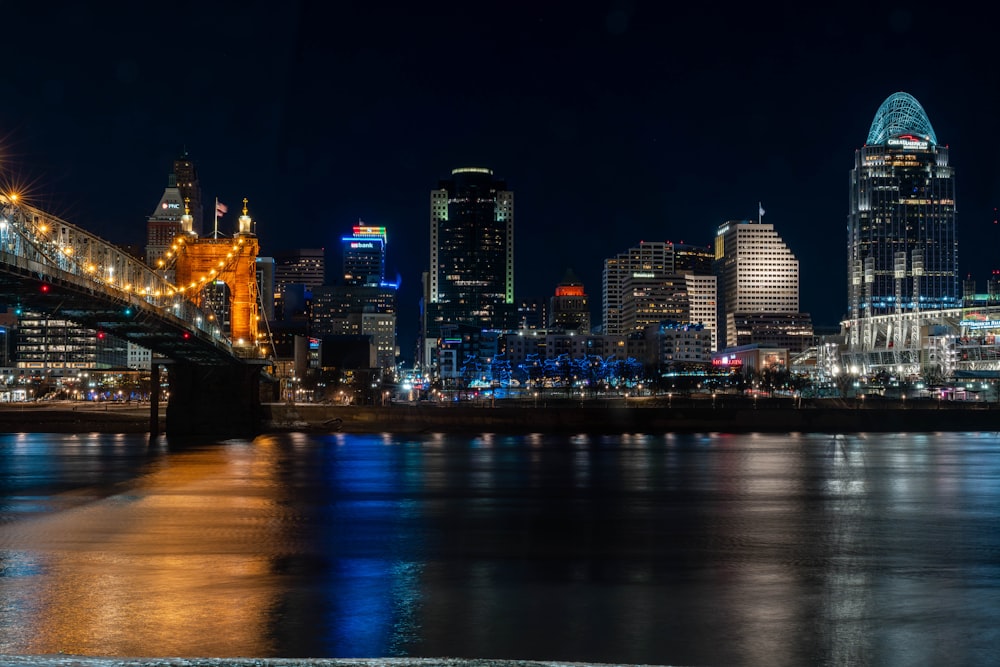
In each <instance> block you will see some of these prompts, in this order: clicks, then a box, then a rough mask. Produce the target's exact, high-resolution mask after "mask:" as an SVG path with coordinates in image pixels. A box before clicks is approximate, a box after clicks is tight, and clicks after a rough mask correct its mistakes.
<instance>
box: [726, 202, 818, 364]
mask: <svg viewBox="0 0 1000 667" xmlns="http://www.w3.org/2000/svg"><path fill="white" fill-rule="evenodd" d="M715 274H716V276H717V277H718V280H719V316H718V324H719V328H720V332H719V344H718V346H719V348H720V349H721V348H722V347H723V346H725V347H727V348H730V347H736V345H737V326H736V323H737V321H743V320H744V316H745V315H746V314H749V313H782V314H790V313H799V260H797V259H796V258H795V255H794V254H792V251H791V249H789V247H788V246H787V245H785V242H784V241H783V240H782V238H781V237H780V236H779V235H778V233H777V232H776V231H775V229H774V225H771V224H767V223H763V222H759V221H754V220H731V221H729V222H726V223H725V224H722V225H720V226H719V228H718V230H717V232H716V235H715ZM805 317H808V315H805ZM800 320H801V317H800V318H796V319H795V322H796V324H795V326H798V322H799V321H800ZM750 321H754V320H750ZM767 322H768V335H773V330H772V327H771V323H772V321H771V320H767ZM810 326H811V325H810ZM751 338H752V335H751ZM755 342H756V341H755Z"/></svg>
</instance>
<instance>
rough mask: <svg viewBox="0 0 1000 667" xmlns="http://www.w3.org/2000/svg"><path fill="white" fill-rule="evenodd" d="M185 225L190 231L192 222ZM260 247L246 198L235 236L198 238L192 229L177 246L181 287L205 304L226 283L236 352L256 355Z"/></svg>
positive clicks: (258, 317)
mask: <svg viewBox="0 0 1000 667" xmlns="http://www.w3.org/2000/svg"><path fill="white" fill-rule="evenodd" d="M185 229H186V231H189V230H190V226H187V225H186V226H185ZM259 250H260V245H259V243H258V241H257V236H256V234H254V233H253V221H252V220H251V219H250V216H249V215H248V214H247V200H246V199H244V200H243V215H241V216H240V218H239V223H238V228H237V230H236V233H235V234H234V235H233V238H231V239H227V238H197V237H196V236H195V235H194V234H192V233H190V232H189V233H188V234H185V235H184V237H183V240H182V242H180V243H179V244H178V246H177V259H176V264H175V273H176V276H177V280H176V284H177V287H178V289H179V290H181V291H183V292H184V293H185V294H187V296H188V298H189V299H190V300H192V301H194V302H195V303H196V304H198V305H199V306H204V305H205V304H206V301H207V294H206V292H207V291H209V290H213V289H214V291H216V292H218V291H220V290H219V288H220V287H221V286H222V285H224V289H222V290H221V291H222V292H223V293H224V294H227V295H228V302H229V319H230V323H231V330H230V332H229V334H230V340H232V342H233V345H234V346H235V347H236V349H237V352H240V353H242V354H244V355H245V356H247V357H253V358H256V357H260V356H261V354H260V353H259V352H258V351H257V350H256V349H255V348H256V346H257V345H258V344H259V343H261V342H262V341H261V340H260V338H261V337H260V331H259V328H258V325H259V322H260V307H259V301H258V298H257V253H258V252H259ZM220 284H221V285H220ZM206 288H208V290H206Z"/></svg>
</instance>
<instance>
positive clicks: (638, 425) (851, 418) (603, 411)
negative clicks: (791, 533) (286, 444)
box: [264, 397, 1000, 433]
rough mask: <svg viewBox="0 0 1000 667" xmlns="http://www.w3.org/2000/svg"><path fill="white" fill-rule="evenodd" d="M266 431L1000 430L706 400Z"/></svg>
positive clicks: (976, 406) (305, 416)
mask: <svg viewBox="0 0 1000 667" xmlns="http://www.w3.org/2000/svg"><path fill="white" fill-rule="evenodd" d="M264 414H265V430H271V431H282V430H301V431H318V432H336V431H340V432H351V433H378V432H394V433H433V432H448V433H460V432H468V433H481V432H494V433H535V432H538V433H705V432H723V433H755V432H760V433H788V432H814V433H849V432H883V433H884V432H925V431H1000V407H998V406H995V405H992V404H984V403H943V404H942V403H935V402H928V403H925V404H921V403H917V404H914V402H913V401H911V402H910V403H909V404H907V403H906V402H905V401H900V402H881V403H876V402H872V401H868V402H867V403H865V402H858V403H849V402H844V401H829V402H826V401H824V402H818V403H802V402H798V401H793V400H792V399H788V400H786V401H768V402H764V401H759V402H755V401H753V400H751V399H743V398H736V397H728V398H726V399H721V398H720V399H717V400H715V401H712V400H710V399H706V400H688V401H681V400H676V401H675V400H667V401H664V400H659V399H656V400H645V401H644V400H641V399H640V400H635V399H633V400H631V401H629V402H628V403H626V402H625V401H607V402H605V401H591V402H588V401H582V402H581V401H564V402H548V403H546V404H544V405H541V406H538V405H535V404H532V403H525V404H523V405H502V404H500V403H497V404H489V403H484V404H482V405H476V404H462V405H454V404H452V405H447V404H446V405H435V404H427V405H391V406H384V407H372V406H363V407H359V406H329V405H314V404H298V405H287V404H269V405H265V406H264Z"/></svg>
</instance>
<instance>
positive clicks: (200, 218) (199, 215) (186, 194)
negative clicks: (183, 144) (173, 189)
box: [174, 150, 205, 236]
mask: <svg viewBox="0 0 1000 667" xmlns="http://www.w3.org/2000/svg"><path fill="white" fill-rule="evenodd" d="M174 181H175V183H176V185H177V190H178V191H179V192H180V193H181V201H184V202H185V203H186V204H187V206H188V210H189V211H190V212H191V231H193V232H194V233H195V234H197V235H199V236H200V235H202V234H203V230H204V218H205V209H204V207H203V206H202V204H201V182H200V181H199V180H198V170H197V169H196V168H195V166H194V162H193V161H192V160H191V156H190V155H188V152H187V151H186V150H185V151H184V153H183V154H182V155H181V156H180V157H179V158H177V159H176V160H174Z"/></svg>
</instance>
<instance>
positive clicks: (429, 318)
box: [422, 167, 515, 358]
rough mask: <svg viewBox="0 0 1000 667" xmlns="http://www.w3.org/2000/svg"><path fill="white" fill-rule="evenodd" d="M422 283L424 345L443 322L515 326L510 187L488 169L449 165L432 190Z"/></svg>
mask: <svg viewBox="0 0 1000 667" xmlns="http://www.w3.org/2000/svg"><path fill="white" fill-rule="evenodd" d="M426 289H427V294H426V295H425V299H426V309H425V311H424V316H425V318H426V322H425V324H424V326H423V327H422V330H423V335H424V340H425V344H424V346H425V350H428V351H429V349H430V348H432V347H433V346H435V345H436V341H437V339H438V338H439V336H440V332H441V327H442V326H444V325H447V324H456V325H469V326H473V327H478V328H480V329H491V330H506V329H512V328H514V326H515V303H514V193H513V192H512V191H510V190H508V189H507V184H506V182H505V181H503V180H499V179H496V178H494V177H493V171H492V170H490V169H485V168H482V167H465V168H461V169H454V170H452V172H451V178H450V179H447V180H442V181H441V182H440V183H439V186H438V189H436V190H433V191H432V192H431V198H430V271H429V273H428V281H427V285H426ZM430 356H431V355H430V354H425V358H429V357H430Z"/></svg>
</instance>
